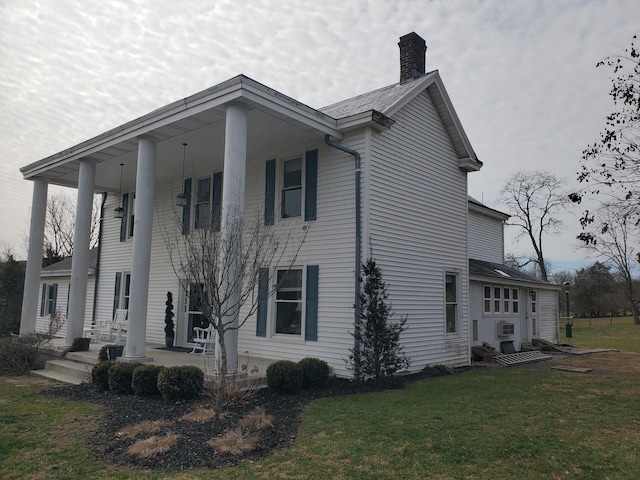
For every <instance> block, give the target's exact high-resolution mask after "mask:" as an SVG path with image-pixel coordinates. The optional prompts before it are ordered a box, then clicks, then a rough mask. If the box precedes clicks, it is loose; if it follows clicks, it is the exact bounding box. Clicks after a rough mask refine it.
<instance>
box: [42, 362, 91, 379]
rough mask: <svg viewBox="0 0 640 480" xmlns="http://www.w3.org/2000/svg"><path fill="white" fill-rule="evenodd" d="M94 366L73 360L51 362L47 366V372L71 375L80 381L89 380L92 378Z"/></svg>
mask: <svg viewBox="0 0 640 480" xmlns="http://www.w3.org/2000/svg"><path fill="white" fill-rule="evenodd" d="M92 368H93V367H92V365H90V364H87V363H80V362H75V361H73V360H62V359H60V360H49V361H47V363H46V364H45V370H49V371H53V372H59V373H63V374H65V375H71V376H75V377H78V378H80V379H84V380H89V379H90V378H91V369H92Z"/></svg>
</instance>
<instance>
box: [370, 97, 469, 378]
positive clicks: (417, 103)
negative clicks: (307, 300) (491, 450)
mask: <svg viewBox="0 0 640 480" xmlns="http://www.w3.org/2000/svg"><path fill="white" fill-rule="evenodd" d="M393 119H394V120H395V121H396V123H395V125H394V126H393V127H392V129H391V130H389V131H387V132H384V133H381V134H374V135H373V140H372V141H373V144H372V158H371V165H369V166H368V167H367V168H369V169H370V170H369V172H368V174H369V176H368V178H369V179H370V188H371V191H370V202H369V205H368V208H369V209H370V210H369V212H368V215H369V218H370V225H369V235H370V242H371V248H372V249H373V255H374V257H375V258H376V260H377V261H378V264H379V265H380V266H381V268H382V271H383V275H384V279H385V281H386V282H387V283H388V284H389V299H390V300H391V302H392V304H393V309H394V311H395V312H396V313H397V314H398V315H408V322H407V326H408V329H407V331H406V332H405V333H404V334H403V337H402V343H403V345H404V348H405V352H406V354H407V355H408V356H409V357H410V359H411V366H410V369H411V370H412V371H416V370H419V369H421V368H423V367H424V366H425V365H433V364H446V365H452V366H455V365H465V364H468V362H469V343H468V308H467V307H468V294H467V290H468V260H467V258H468V257H467V209H468V207H467V177H466V173H465V172H464V171H462V170H460V169H459V168H458V159H457V156H456V154H455V151H454V148H453V146H452V144H451V141H450V138H449V136H448V135H447V133H446V131H445V129H444V126H443V124H442V121H441V119H440V117H439V115H438V113H437V112H436V110H435V108H434V105H433V102H432V100H431V98H430V96H429V95H428V94H427V93H426V92H424V93H422V94H421V95H419V96H418V97H416V98H415V100H413V101H412V102H411V103H409V104H408V105H407V106H405V107H404V108H403V109H402V110H400V111H399V112H398V113H397V114H396V115H394V117H393ZM367 251H368V248H366V249H365V255H366V253H367ZM445 272H454V273H458V274H459V286H460V291H459V295H458V310H459V315H458V316H459V323H458V332H457V333H456V334H446V333H445V310H444V287H445Z"/></svg>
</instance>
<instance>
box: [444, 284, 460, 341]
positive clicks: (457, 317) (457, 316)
mask: <svg viewBox="0 0 640 480" xmlns="http://www.w3.org/2000/svg"><path fill="white" fill-rule="evenodd" d="M448 277H453V279H454V285H455V299H454V300H453V301H451V300H449V299H448V298H447V284H448V283H449V282H448V279H449V278H448ZM443 287H444V295H443V297H444V298H443V300H444V331H445V334H447V335H459V334H460V298H461V295H460V294H461V293H462V292H461V291H460V272H454V271H445V272H444V285H443ZM450 306H454V307H455V310H454V319H453V329H452V330H450V329H449V325H450V322H449V318H448V317H449V314H448V310H449V308H448V307H450Z"/></svg>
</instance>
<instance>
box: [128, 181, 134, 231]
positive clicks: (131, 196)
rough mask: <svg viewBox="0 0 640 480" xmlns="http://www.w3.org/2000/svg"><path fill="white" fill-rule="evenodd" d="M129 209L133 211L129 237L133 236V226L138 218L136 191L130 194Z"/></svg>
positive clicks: (130, 219)
mask: <svg viewBox="0 0 640 480" xmlns="http://www.w3.org/2000/svg"><path fill="white" fill-rule="evenodd" d="M129 202H130V204H131V205H130V206H129V211H130V212H131V213H130V215H129V233H128V236H129V238H131V237H133V227H134V226H135V223H134V220H135V218H136V194H135V192H134V193H132V194H131V195H130V196H129Z"/></svg>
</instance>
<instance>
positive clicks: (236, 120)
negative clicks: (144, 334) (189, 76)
mask: <svg viewBox="0 0 640 480" xmlns="http://www.w3.org/2000/svg"><path fill="white" fill-rule="evenodd" d="M246 169H247V110H246V107H245V106H244V105H240V104H230V105H228V106H227V112H226V126H225V142H224V173H223V176H224V178H223V183H222V184H223V188H222V219H221V223H220V235H221V238H222V240H223V243H222V245H223V248H222V251H221V255H222V257H223V258H222V259H221V262H220V264H221V265H227V266H228V271H227V272H226V273H227V275H226V277H227V278H228V279H234V280H231V281H229V282H226V284H225V286H226V287H227V288H230V289H232V291H231V293H230V295H229V305H230V306H231V307H232V311H233V313H232V314H231V315H228V316H225V317H224V318H223V319H222V321H223V322H224V324H231V325H233V326H234V327H237V325H238V317H239V310H238V308H234V307H239V300H240V291H239V288H240V285H239V280H240V279H238V278H237V272H238V271H239V263H240V259H241V253H242V252H241V249H242V227H243V223H244V222H243V220H244V190H245V172H246ZM225 310H226V309H225ZM224 340H225V346H226V350H227V368H228V371H229V372H235V371H236V369H237V366H238V330H237V329H233V330H227V332H226V333H225V336H224Z"/></svg>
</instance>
